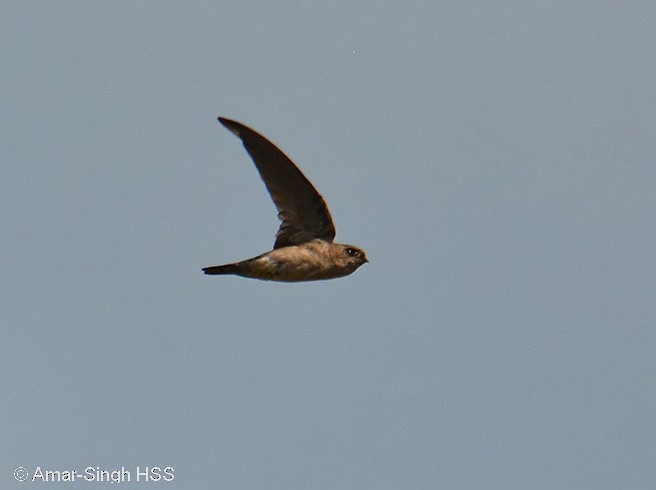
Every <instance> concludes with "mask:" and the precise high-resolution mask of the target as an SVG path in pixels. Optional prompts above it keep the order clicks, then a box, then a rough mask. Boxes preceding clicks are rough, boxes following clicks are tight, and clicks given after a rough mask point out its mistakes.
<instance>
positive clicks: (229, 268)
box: [203, 263, 239, 276]
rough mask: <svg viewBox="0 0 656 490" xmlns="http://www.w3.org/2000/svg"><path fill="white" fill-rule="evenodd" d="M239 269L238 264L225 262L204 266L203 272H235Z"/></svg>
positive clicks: (211, 273) (218, 273) (214, 273)
mask: <svg viewBox="0 0 656 490" xmlns="http://www.w3.org/2000/svg"><path fill="white" fill-rule="evenodd" d="M238 271H239V266H238V264H237V263H234V264H225V265H214V266H212V267H205V268H204V269H203V272H204V273H205V274H209V275H213V276H215V275H221V274H237V273H238Z"/></svg>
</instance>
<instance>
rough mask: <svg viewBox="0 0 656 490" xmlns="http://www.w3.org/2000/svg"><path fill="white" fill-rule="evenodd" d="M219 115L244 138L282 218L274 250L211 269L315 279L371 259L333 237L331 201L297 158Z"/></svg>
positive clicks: (207, 271)
mask: <svg viewBox="0 0 656 490" xmlns="http://www.w3.org/2000/svg"><path fill="white" fill-rule="evenodd" d="M219 121H220V122H221V124H223V125H224V126H225V127H227V128H228V129H229V130H230V131H231V132H232V133H234V134H235V135H236V136H238V137H239V138H240V139H241V140H242V142H243V144H244V147H245V148H246V151H247V152H248V154H249V155H250V156H251V158H252V159H253V162H254V163H255V166H256V168H257V170H258V172H259V173H260V176H261V177H262V180H263V181H264V184H265V185H266V188H267V190H268V191H269V194H270V196H271V199H272V200H273V202H274V204H275V205H276V208H277V209H278V218H280V220H281V222H282V223H281V224H280V228H279V229H278V233H277V234H276V241H275V243H274V245H273V250H271V251H270V252H266V253H264V254H262V255H258V256H257V257H253V258H252V259H247V260H243V261H241V262H234V263H231V264H225V265H217V266H212V267H206V268H204V269H203V272H205V274H212V275H219V274H220V275H223V274H234V275H238V276H244V277H251V278H255V279H264V280H271V281H285V282H297V281H313V280H318V279H332V278H335V277H342V276H346V275H348V274H351V273H352V272H354V271H355V270H356V269H357V268H358V267H360V266H361V265H362V264H364V263H365V262H367V257H366V255H365V253H364V251H363V250H361V249H359V248H357V247H354V246H352V245H342V244H338V243H333V240H334V238H335V225H334V224H333V220H332V218H331V216H330V212H329V211H328V206H326V203H325V201H324V200H323V198H322V197H321V195H320V194H319V193H318V192H317V190H316V189H315V188H314V187H313V186H312V184H311V183H310V181H309V180H308V179H307V178H306V177H305V176H304V175H303V173H302V172H301V171H300V170H299V169H298V167H296V165H294V162H292V161H291V160H290V159H289V158H288V157H287V156H286V155H285V154H284V153H283V152H282V151H280V150H279V149H278V148H277V147H276V146H275V145H274V144H273V143H271V142H270V141H269V140H267V139H266V138H265V137H264V136H262V135H260V134H259V133H257V132H255V131H253V130H252V129H250V128H248V127H246V126H244V125H243V124H240V123H238V122H236V121H232V120H230V119H226V118H224V117H219Z"/></svg>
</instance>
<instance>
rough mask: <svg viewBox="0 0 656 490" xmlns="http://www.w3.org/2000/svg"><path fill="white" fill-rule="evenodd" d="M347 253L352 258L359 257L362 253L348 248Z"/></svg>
mask: <svg viewBox="0 0 656 490" xmlns="http://www.w3.org/2000/svg"><path fill="white" fill-rule="evenodd" d="M346 253H347V254H348V255H350V256H351V257H357V256H358V255H360V251H359V250H356V249H354V248H347V249H346Z"/></svg>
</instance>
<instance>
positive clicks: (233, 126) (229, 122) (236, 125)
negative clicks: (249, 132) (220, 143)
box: [217, 116, 242, 137]
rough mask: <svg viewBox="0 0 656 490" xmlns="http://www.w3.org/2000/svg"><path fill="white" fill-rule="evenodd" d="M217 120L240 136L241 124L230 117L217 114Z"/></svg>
mask: <svg viewBox="0 0 656 490" xmlns="http://www.w3.org/2000/svg"><path fill="white" fill-rule="evenodd" d="M217 119H218V121H219V122H220V123H221V124H223V125H224V126H225V127H226V128H228V129H229V130H230V132H231V133H233V134H235V135H236V136H239V137H241V134H240V133H241V131H240V130H241V128H242V125H241V124H239V123H238V122H237V121H233V120H232V119H228V118H227V117H223V116H219V117H218V118H217Z"/></svg>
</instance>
